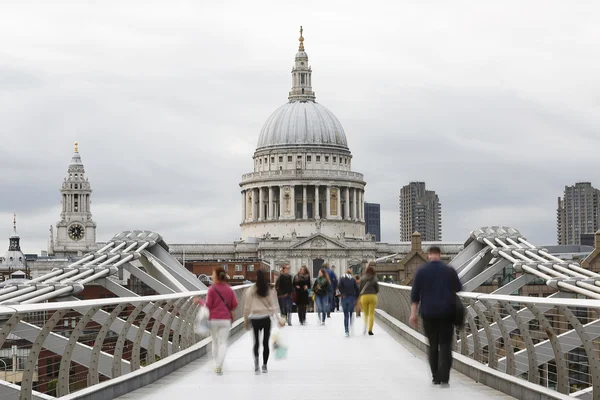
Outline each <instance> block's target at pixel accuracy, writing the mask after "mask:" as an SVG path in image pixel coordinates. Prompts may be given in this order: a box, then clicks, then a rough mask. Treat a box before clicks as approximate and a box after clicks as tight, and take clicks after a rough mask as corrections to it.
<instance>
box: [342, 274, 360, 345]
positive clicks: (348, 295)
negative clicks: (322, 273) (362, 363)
mask: <svg viewBox="0 0 600 400" xmlns="http://www.w3.org/2000/svg"><path fill="white" fill-rule="evenodd" d="M359 293H360V289H359V287H358V283H357V282H356V280H355V279H354V277H353V276H352V269H350V268H348V270H347V271H346V273H345V274H344V275H342V277H341V278H340V297H341V298H342V299H341V302H342V311H344V332H345V333H346V337H349V336H350V325H351V324H352V313H353V312H354V306H355V303H356V299H357V298H358V295H359Z"/></svg>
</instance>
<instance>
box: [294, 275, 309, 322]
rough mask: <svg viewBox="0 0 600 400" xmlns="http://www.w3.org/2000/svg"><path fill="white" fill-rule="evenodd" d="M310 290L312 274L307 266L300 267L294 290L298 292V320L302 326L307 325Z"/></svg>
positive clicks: (295, 278)
mask: <svg viewBox="0 0 600 400" xmlns="http://www.w3.org/2000/svg"><path fill="white" fill-rule="evenodd" d="M309 288H310V273H309V272H308V268H306V265H303V266H302V267H300V271H298V273H297V274H296V276H295V277H294V289H295V291H296V305H297V306H298V319H299V320H300V325H306V307H307V306H308V302H309V299H308V289H309Z"/></svg>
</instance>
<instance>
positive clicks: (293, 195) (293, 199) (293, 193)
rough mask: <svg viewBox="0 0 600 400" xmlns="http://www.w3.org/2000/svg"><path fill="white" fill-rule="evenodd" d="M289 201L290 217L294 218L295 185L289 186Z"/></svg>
mask: <svg viewBox="0 0 600 400" xmlns="http://www.w3.org/2000/svg"><path fill="white" fill-rule="evenodd" d="M290 203H291V208H292V209H291V210H290V211H291V212H292V219H296V186H294V185H292V186H290Z"/></svg>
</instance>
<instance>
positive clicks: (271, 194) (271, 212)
mask: <svg viewBox="0 0 600 400" xmlns="http://www.w3.org/2000/svg"><path fill="white" fill-rule="evenodd" d="M267 217H268V219H269V221H271V220H272V219H273V186H269V215H268V216H267Z"/></svg>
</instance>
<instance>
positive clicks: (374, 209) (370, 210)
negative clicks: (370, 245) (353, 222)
mask: <svg viewBox="0 0 600 400" xmlns="http://www.w3.org/2000/svg"><path fill="white" fill-rule="evenodd" d="M365 233H368V234H371V235H374V236H375V241H376V242H381V206H380V205H379V204H376V203H365Z"/></svg>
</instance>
